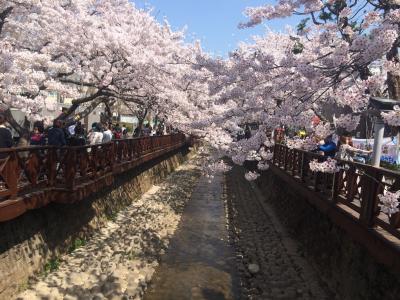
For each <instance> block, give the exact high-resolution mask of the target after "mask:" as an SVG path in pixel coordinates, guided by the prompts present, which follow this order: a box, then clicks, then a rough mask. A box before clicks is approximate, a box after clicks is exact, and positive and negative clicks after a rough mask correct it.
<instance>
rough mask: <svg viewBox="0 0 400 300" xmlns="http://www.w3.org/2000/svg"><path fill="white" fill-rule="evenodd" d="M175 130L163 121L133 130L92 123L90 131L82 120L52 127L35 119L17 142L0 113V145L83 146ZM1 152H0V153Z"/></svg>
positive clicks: (9, 146)
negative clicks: (29, 130)
mask: <svg viewBox="0 0 400 300" xmlns="http://www.w3.org/2000/svg"><path fill="white" fill-rule="evenodd" d="M170 132H172V130H171V129H170V128H165V127H164V126H163V125H162V124H159V125H158V126H155V128H153V127H152V126H151V125H150V124H149V123H147V124H145V125H143V127H142V128H139V127H137V128H136V129H135V130H134V131H133V132H131V131H130V130H129V129H128V128H126V127H124V126H121V125H120V124H118V123H116V124H113V123H111V122H110V123H100V122H95V123H93V124H92V126H91V129H90V130H89V131H87V130H85V128H84V126H83V124H82V123H81V122H79V121H78V122H75V123H73V124H66V123H64V122H62V121H61V120H54V122H53V126H51V127H50V128H45V127H44V125H43V122H36V123H35V124H34V126H33V130H32V132H25V133H22V134H20V136H19V138H18V139H17V141H15V138H13V136H12V134H11V130H10V128H9V127H8V126H7V121H6V118H5V116H4V115H2V114H0V148H11V147H14V146H15V147H28V146H45V145H50V146H57V147H63V146H84V145H95V144H102V143H108V142H111V141H112V140H118V139H127V138H134V137H147V136H155V135H158V136H160V135H165V134H169V133H170ZM0 155H1V153H0Z"/></svg>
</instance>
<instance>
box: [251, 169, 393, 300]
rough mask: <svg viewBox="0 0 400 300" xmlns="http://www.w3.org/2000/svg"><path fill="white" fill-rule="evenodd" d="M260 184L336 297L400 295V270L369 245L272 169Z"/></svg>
mask: <svg viewBox="0 0 400 300" xmlns="http://www.w3.org/2000/svg"><path fill="white" fill-rule="evenodd" d="M257 184H258V186H259V188H260V189H261V190H262V192H263V196H264V201H266V202H267V203H268V204H269V205H271V206H272V207H273V208H274V209H275V212H276V213H277V215H278V216H279V218H280V221H281V222H282V223H283V224H284V226H285V227H286V229H287V230H288V232H289V233H290V235H291V236H292V237H293V238H295V239H296V240H297V241H298V243H299V245H300V249H299V252H300V253H301V255H302V256H304V257H305V258H306V259H307V260H308V261H310V262H311V263H312V264H313V266H314V267H315V269H316V270H317V271H318V272H319V274H320V275H321V277H322V278H323V279H324V281H325V282H326V284H327V285H328V286H329V287H330V289H331V290H332V291H333V292H335V293H336V297H335V298H336V299H352V300H353V299H363V300H367V299H399V295H400V273H398V272H397V271H394V270H390V269H389V268H387V267H385V266H383V265H381V264H379V263H377V262H376V261H375V260H374V258H373V257H372V256H371V255H370V254H369V253H368V252H367V251H366V249H365V248H364V247H363V246H361V245H360V244H358V243H357V242H355V241H353V240H352V239H351V238H350V237H349V236H348V234H346V233H345V232H344V231H343V230H342V229H340V228H339V227H338V226H336V225H335V224H333V223H332V222H331V221H330V220H329V219H328V218H327V217H326V216H325V215H324V214H322V213H321V212H320V211H319V210H317V209H316V208H315V207H313V206H312V205H311V204H310V203H309V201H307V199H305V198H303V197H302V196H300V195H299V193H297V192H296V190H295V189H294V188H293V187H290V186H288V185H287V183H286V182H285V181H283V180H282V179H281V178H280V177H278V176H277V175H275V174H274V173H273V171H272V170H270V171H267V172H264V173H263V175H262V176H261V177H260V178H259V179H258V181H257Z"/></svg>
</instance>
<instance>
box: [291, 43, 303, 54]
mask: <svg viewBox="0 0 400 300" xmlns="http://www.w3.org/2000/svg"><path fill="white" fill-rule="evenodd" d="M303 50H304V45H303V44H302V43H300V42H297V43H296V44H295V45H294V47H293V50H292V51H293V53H294V54H300V53H302V52H303Z"/></svg>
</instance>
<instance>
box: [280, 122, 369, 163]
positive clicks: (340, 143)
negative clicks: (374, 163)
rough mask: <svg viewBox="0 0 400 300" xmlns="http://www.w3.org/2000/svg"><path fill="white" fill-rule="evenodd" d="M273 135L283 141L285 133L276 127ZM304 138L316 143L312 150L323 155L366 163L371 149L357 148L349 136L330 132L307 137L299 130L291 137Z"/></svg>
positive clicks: (303, 131)
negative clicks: (322, 136) (321, 135)
mask: <svg viewBox="0 0 400 300" xmlns="http://www.w3.org/2000/svg"><path fill="white" fill-rule="evenodd" d="M274 136H275V141H277V142H279V143H285V140H286V135H285V130H284V129H282V128H278V129H277V130H275V135H274ZM306 138H309V139H310V140H311V141H312V142H313V143H315V144H317V147H315V149H314V150H312V151H313V152H317V153H319V154H321V155H323V156H325V157H330V158H336V159H341V160H347V161H357V162H361V163H366V162H367V161H368V160H369V158H370V155H371V153H372V149H359V148H356V147H354V145H353V141H352V137H351V136H338V135H337V134H330V135H328V136H326V137H325V138H321V137H318V136H310V137H307V134H306V131H305V130H299V131H298V132H296V135H295V136H294V137H291V139H299V140H304V139H306ZM307 150H309V149H307Z"/></svg>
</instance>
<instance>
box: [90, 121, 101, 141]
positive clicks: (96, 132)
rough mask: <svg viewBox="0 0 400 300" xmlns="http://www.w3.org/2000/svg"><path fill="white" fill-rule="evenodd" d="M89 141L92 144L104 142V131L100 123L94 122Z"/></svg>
mask: <svg viewBox="0 0 400 300" xmlns="http://www.w3.org/2000/svg"><path fill="white" fill-rule="evenodd" d="M88 141H89V144H90V145H96V144H101V143H102V142H103V132H102V131H101V127H100V125H99V124H98V123H93V124H92V130H90V132H89V135H88Z"/></svg>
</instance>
